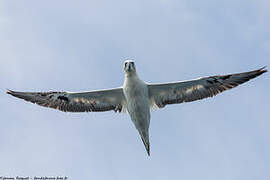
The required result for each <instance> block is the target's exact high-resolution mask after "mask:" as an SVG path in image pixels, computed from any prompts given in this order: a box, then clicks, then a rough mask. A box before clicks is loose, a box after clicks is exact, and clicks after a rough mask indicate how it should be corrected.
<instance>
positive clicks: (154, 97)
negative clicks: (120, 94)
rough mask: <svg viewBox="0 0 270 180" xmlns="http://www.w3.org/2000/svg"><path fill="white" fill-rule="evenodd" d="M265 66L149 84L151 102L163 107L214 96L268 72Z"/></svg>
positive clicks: (154, 105) (153, 105)
mask: <svg viewBox="0 0 270 180" xmlns="http://www.w3.org/2000/svg"><path fill="white" fill-rule="evenodd" d="M265 68H266V67H263V68H261V69H258V70H255V71H250V72H244V73H238V74H229V75H218V76H209V77H203V78H199V79H194V80H190V81H182V82H173V83H165V84H149V85H148V89H149V97H150V102H151V105H152V107H153V108H154V107H158V108H162V107H164V106H165V105H167V104H177V103H183V102H191V101H196V100H199V99H203V98H208V97H212V96H215V95H216V94H218V93H221V92H223V91H225V90H228V89H231V88H234V87H236V86H238V85H239V84H242V83H244V82H247V81H249V80H250V79H253V78H255V77H257V76H259V75H261V74H263V73H265V72H267V70H266V69H265Z"/></svg>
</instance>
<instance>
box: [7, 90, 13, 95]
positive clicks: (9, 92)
mask: <svg viewBox="0 0 270 180" xmlns="http://www.w3.org/2000/svg"><path fill="white" fill-rule="evenodd" d="M6 93H7V94H10V95H12V94H13V93H14V91H12V90H10V89H7V92H6Z"/></svg>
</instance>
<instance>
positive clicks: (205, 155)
mask: <svg viewBox="0 0 270 180" xmlns="http://www.w3.org/2000/svg"><path fill="white" fill-rule="evenodd" d="M269 6H270V2H269V1H267V0H256V1H246V0H226V1H225V0H222V1H216V0H205V1H195V0H155V1H153V0H149V1H148V0H136V1H127V0H114V1H106V0H89V1H84V0H78V1H69V0H65V1H64V0H58V1H52V0H47V1H36V0H27V1H24V0H21V1H17V0H0V49H1V51H0V52H1V53H0V82H1V86H0V92H1V93H0V99H1V101H0V106H1V110H0V113H1V120H0V123H1V125H0V147H1V148H0V170H1V171H0V173H1V174H0V176H17V175H20V176H30V177H33V176H67V177H69V179H96V180H99V179H114V180H118V179H119V180H122V179H123V180H125V179H131V180H133V179H157V180H158V179H169V178H170V179H194V180H197V179H207V180H216V179H220V180H228V179H230V180H239V179H245V180H255V179H260V180H267V179H269V178H270V173H269V172H270V171H269V170H270V153H269V152H270V131H269V127H270V116H269V105H270V96H269V92H270V84H269V74H267V73H266V74H264V75H263V76H261V77H259V78H257V79H254V80H251V81H250V82H248V83H246V84H244V85H241V86H240V87H238V88H236V89H233V90H230V91H226V92H224V93H223V94H220V95H218V96H217V97H214V98H209V99H205V100H202V101H197V102H192V103H186V104H179V105H171V106H167V107H166V108H164V109H162V110H159V111H155V112H153V113H152V119H151V120H152V121H151V127H150V141H151V157H148V156H147V155H146V152H145V149H144V146H143V144H142V142H141V139H140V138H139V135H138V132H137V131H136V129H135V128H134V125H133V124H132V122H131V121H130V118H129V116H128V115H127V114H115V113H114V112H104V113H82V114H80V113H77V114H76V113H75V114H72V113H63V112H60V111H56V110H54V109H48V108H43V107H39V106H37V105H34V104H31V103H27V102H25V101H23V100H20V99H15V98H13V97H11V96H8V95H7V94H5V91H6V88H9V89H14V90H21V91H50V90H53V91H55V90H57V91H63V90H64V91H86V90H95V89H103V88H112V87H119V86H121V85H122V83H123V80H124V73H123V61H124V60H125V59H127V58H131V59H134V60H135V62H136V65H137V71H138V74H139V76H140V78H141V79H143V80H145V81H147V82H166V81H177V80H186V79H192V78H197V77H201V76H208V75H216V74H226V73H234V72H242V71H248V70H253V69H257V68H260V67H262V66H264V65H268V66H269V65H270V59H269V57H270V36H269V32H270V31H269V30H270V22H269V19H270V11H269Z"/></svg>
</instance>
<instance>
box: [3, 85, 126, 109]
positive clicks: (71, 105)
mask: <svg viewBox="0 0 270 180" xmlns="http://www.w3.org/2000/svg"><path fill="white" fill-rule="evenodd" d="M7 93H8V94H10V95H12V96H15V97H17V98H21V99H24V100H26V101H30V102H32V103H35V104H38V105H41V106H44V107H50V108H55V109H58V110H60V111H64V112H91V111H95V112H99V111H110V110H114V111H115V112H117V111H118V112H124V111H125V104H126V100H125V96H124V93H123V89H122V88H115V89H108V90H100V91H91V92H80V93H70V92H17V91H12V90H8V91H7Z"/></svg>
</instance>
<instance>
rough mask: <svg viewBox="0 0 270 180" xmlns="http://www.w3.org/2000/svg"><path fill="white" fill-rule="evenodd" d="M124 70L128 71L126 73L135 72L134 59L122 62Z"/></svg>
mask: <svg viewBox="0 0 270 180" xmlns="http://www.w3.org/2000/svg"><path fill="white" fill-rule="evenodd" d="M124 71H125V73H128V74H130V73H134V72H135V73H136V67H135V63H134V61H132V60H126V61H125V62H124Z"/></svg>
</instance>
